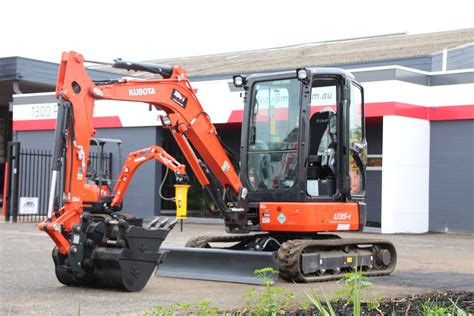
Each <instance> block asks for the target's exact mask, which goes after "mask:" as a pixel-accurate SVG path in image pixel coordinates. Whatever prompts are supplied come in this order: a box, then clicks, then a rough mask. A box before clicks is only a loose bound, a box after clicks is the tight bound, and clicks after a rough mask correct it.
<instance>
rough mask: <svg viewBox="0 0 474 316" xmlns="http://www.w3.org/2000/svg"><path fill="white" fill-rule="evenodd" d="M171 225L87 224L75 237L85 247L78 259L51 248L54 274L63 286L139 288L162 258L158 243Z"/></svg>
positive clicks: (153, 223) (156, 223)
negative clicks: (145, 226)
mask: <svg viewBox="0 0 474 316" xmlns="http://www.w3.org/2000/svg"><path fill="white" fill-rule="evenodd" d="M175 224H176V221H174V222H171V223H166V222H159V221H154V222H152V225H153V226H151V227H148V228H144V227H140V226H135V225H130V224H128V222H126V221H125V220H121V221H120V222H119V223H117V224H115V223H113V222H112V224H111V223H110V222H108V224H106V223H105V222H102V221H98V222H92V223H89V224H87V225H85V227H86V228H85V232H81V234H83V236H80V237H79V238H77V240H78V241H79V242H78V245H79V246H81V244H83V245H84V246H85V247H84V253H83V254H82V258H81V257H77V258H76V257H75V256H74V255H73V254H71V253H70V254H69V255H68V256H65V255H62V254H60V253H59V252H58V249H57V247H56V248H54V250H53V260H54V264H55V271H56V276H57V278H58V280H59V281H60V282H61V283H63V284H65V285H72V286H74V285H76V286H88V287H99V288H113V289H119V290H125V291H129V292H135V291H140V290H141V289H143V288H144V287H145V285H146V284H147V282H148V280H149V278H150V276H151V275H152V273H153V271H154V269H155V267H156V266H157V265H158V264H160V263H161V262H162V261H163V259H164V256H165V255H166V253H167V252H166V251H163V250H160V247H161V243H162V242H163V240H164V239H165V238H166V236H167V235H168V233H169V231H170V230H171V229H172V228H173V226H174V225H175ZM83 226H84V225H83ZM73 238H74V237H73Z"/></svg>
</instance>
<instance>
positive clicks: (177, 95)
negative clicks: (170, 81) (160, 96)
mask: <svg viewBox="0 0 474 316" xmlns="http://www.w3.org/2000/svg"><path fill="white" fill-rule="evenodd" d="M171 100H173V101H174V102H175V103H176V104H178V105H179V106H181V107H182V108H186V104H187V103H188V98H187V97H185V96H184V95H183V94H182V93H181V92H179V91H178V90H176V89H173V93H171Z"/></svg>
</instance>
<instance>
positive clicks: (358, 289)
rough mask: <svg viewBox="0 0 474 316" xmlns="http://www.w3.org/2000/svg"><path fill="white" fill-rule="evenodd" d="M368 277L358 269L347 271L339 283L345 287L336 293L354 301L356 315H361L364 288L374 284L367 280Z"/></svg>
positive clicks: (348, 301)
mask: <svg viewBox="0 0 474 316" xmlns="http://www.w3.org/2000/svg"><path fill="white" fill-rule="evenodd" d="M356 267H357V260H356ZM366 279H367V277H366V276H364V275H363V274H362V271H361V270H358V269H356V270H355V271H354V272H348V273H346V274H345V275H344V277H343V278H342V279H341V280H339V281H338V283H343V284H344V287H345V289H343V290H339V291H337V292H336V295H342V296H344V297H345V298H346V300H347V303H352V305H353V308H354V316H359V315H360V304H361V294H362V290H363V289H366V288H369V287H370V286H372V283H370V282H369V281H366Z"/></svg>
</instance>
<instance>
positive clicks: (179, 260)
mask: <svg viewBox="0 0 474 316" xmlns="http://www.w3.org/2000/svg"><path fill="white" fill-rule="evenodd" d="M161 249H162V250H163V251H166V252H167V255H166V259H165V260H164V262H163V263H162V264H161V265H160V266H159V267H158V269H157V270H156V275H157V276H165V277H176V278H184V279H198V280H210V281H224V282H234V283H245V284H263V281H262V280H261V279H258V278H257V277H256V275H255V270H258V269H262V268H273V269H275V270H278V265H277V263H276V252H263V251H243V250H226V249H207V248H177V247H176V248H175V247H162V248H161ZM277 278H278V275H275V276H274V279H277Z"/></svg>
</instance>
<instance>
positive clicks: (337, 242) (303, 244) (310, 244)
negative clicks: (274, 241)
mask: <svg viewBox="0 0 474 316" xmlns="http://www.w3.org/2000/svg"><path fill="white" fill-rule="evenodd" d="M362 245H374V246H378V247H380V248H383V249H387V250H388V251H389V252H390V254H391V262H390V264H389V265H388V266H385V267H376V268H375V269H374V270H370V271H364V272H363V274H364V275H365V276H369V277H370V276H383V275H389V274H390V273H392V272H393V270H394V269H395V265H396V264H397V252H396V250H395V247H394V245H393V244H392V243H390V242H388V241H385V240H380V239H366V238H358V239H355V238H354V239H346V238H341V239H329V240H289V241H287V242H285V243H283V244H282V245H281V247H280V249H279V250H278V253H277V261H278V265H279V267H280V276H281V277H282V279H284V280H286V281H289V282H292V281H294V282H299V283H301V282H324V281H332V280H339V279H340V278H341V277H343V276H344V273H343V272H341V273H332V274H323V275H304V274H303V272H302V271H301V268H300V267H301V262H300V259H301V255H302V254H303V253H305V252H311V250H310V249H308V248H313V249H314V248H318V249H320V250H318V252H321V251H324V250H328V251H329V250H331V249H334V248H340V247H344V246H362Z"/></svg>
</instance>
